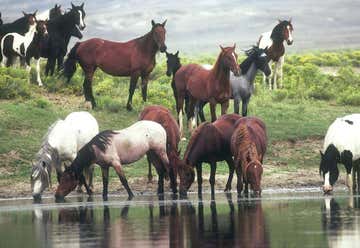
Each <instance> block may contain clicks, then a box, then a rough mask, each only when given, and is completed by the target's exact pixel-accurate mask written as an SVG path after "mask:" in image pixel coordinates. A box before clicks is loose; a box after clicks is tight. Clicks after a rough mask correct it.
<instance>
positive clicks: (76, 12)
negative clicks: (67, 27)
mask: <svg viewBox="0 0 360 248" xmlns="http://www.w3.org/2000/svg"><path fill="white" fill-rule="evenodd" d="M70 13H72V16H73V18H75V25H76V26H77V27H78V28H79V29H80V30H84V29H85V27H86V25H85V21H84V19H85V15H86V13H85V11H84V3H82V4H81V5H79V6H75V5H74V4H73V3H71V10H70Z"/></svg>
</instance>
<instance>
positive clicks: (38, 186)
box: [33, 178, 42, 195]
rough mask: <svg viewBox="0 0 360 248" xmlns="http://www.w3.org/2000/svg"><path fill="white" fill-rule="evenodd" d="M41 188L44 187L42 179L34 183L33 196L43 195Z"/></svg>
mask: <svg viewBox="0 0 360 248" xmlns="http://www.w3.org/2000/svg"><path fill="white" fill-rule="evenodd" d="M41 187H42V183H41V179H40V178H38V179H36V181H35V183H34V188H33V195H36V194H41Z"/></svg>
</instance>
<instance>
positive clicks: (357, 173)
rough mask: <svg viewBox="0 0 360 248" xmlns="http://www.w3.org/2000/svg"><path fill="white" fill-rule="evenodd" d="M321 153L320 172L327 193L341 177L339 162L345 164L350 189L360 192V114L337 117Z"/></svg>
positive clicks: (328, 131) (329, 130)
mask: <svg viewBox="0 0 360 248" xmlns="http://www.w3.org/2000/svg"><path fill="white" fill-rule="evenodd" d="M320 154H321V162H320V168H319V172H320V173H321V174H322V175H323V177H324V185H323V190H324V192H325V193H329V192H331V191H332V190H333V185H334V184H335V182H336V181H337V179H338V177H339V169H338V167H337V163H342V164H344V166H345V169H346V173H347V176H346V185H347V187H348V188H349V191H350V192H351V193H352V192H353V191H358V192H360V114H352V115H347V116H344V117H341V118H337V119H336V120H335V121H334V122H333V123H332V124H331V125H330V127H329V129H328V130H327V133H326V136H325V140H324V148H323V151H320ZM351 174H352V175H351Z"/></svg>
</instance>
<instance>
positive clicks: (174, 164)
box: [139, 105, 194, 193]
mask: <svg viewBox="0 0 360 248" xmlns="http://www.w3.org/2000/svg"><path fill="white" fill-rule="evenodd" d="M139 120H149V121H155V122H157V123H159V124H160V125H162V126H163V128H164V129H165V131H166V142H167V144H166V153H167V156H168V158H169V166H170V168H166V170H167V171H168V172H169V176H170V183H171V187H172V189H173V192H174V193H176V192H177V190H176V187H177V183H176V178H177V175H179V176H180V178H183V177H185V176H186V177H194V170H193V169H192V168H191V167H189V166H187V165H186V164H185V163H184V162H183V161H182V160H181V159H180V158H179V156H180V151H179V148H178V146H179V142H180V130H179V125H178V124H177V122H176V120H175V119H174V117H173V116H172V114H171V112H170V110H168V109H167V108H165V107H162V106H156V105H154V106H148V107H145V108H144V110H143V111H142V112H141V113H140V116H139ZM149 155H150V156H149ZM149 155H148V156H147V159H148V163H149V173H148V179H149V181H151V179H152V175H151V163H154V162H153V161H154V156H153V155H152V154H151V153H149ZM157 169H158V168H157ZM180 172H181V173H180ZM158 174H160V173H158ZM180 181H183V180H180Z"/></svg>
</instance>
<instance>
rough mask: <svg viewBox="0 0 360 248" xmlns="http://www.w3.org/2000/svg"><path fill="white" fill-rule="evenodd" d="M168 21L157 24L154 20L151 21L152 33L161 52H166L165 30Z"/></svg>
mask: <svg viewBox="0 0 360 248" xmlns="http://www.w3.org/2000/svg"><path fill="white" fill-rule="evenodd" d="M165 24H166V20H165V21H164V22H163V23H155V22H154V20H152V21H151V25H152V29H151V32H152V34H153V39H154V41H155V43H156V45H157V46H158V48H159V50H160V52H162V53H163V52H165V51H166V45H165V34H166V29H165Z"/></svg>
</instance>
